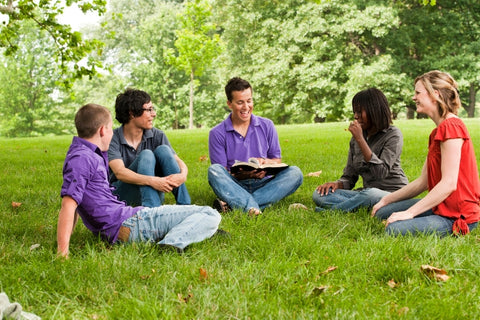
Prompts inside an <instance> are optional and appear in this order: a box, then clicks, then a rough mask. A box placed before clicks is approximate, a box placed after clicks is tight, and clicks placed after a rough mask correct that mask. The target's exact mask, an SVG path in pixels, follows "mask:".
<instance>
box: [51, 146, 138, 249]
mask: <svg viewBox="0 0 480 320" xmlns="http://www.w3.org/2000/svg"><path fill="white" fill-rule="evenodd" d="M107 168H108V159H107V153H106V152H102V151H100V149H99V148H98V147H97V146H96V145H94V144H92V143H90V142H88V141H87V140H84V139H82V138H79V137H73V141H72V144H71V145H70V148H69V149H68V152H67V156H66V157H65V162H64V164H63V185H62V190H61V193H60V194H61V196H62V197H64V196H70V197H72V198H73V199H74V200H75V201H76V202H77V204H78V207H77V212H78V214H79V215H80V217H81V218H82V221H83V224H85V226H86V227H87V228H88V229H89V230H90V231H92V232H93V233H94V234H100V235H101V237H102V239H104V240H106V241H108V242H110V243H113V242H115V241H116V240H117V236H118V231H119V229H120V226H121V225H122V223H123V221H125V220H126V219H128V218H130V217H131V216H133V215H134V214H135V213H136V212H137V211H139V210H141V209H142V207H135V208H133V207H130V206H127V205H125V203H124V202H123V201H119V200H118V199H117V197H116V196H115V195H113V194H112V188H111V187H110V184H109V183H108V169H107Z"/></svg>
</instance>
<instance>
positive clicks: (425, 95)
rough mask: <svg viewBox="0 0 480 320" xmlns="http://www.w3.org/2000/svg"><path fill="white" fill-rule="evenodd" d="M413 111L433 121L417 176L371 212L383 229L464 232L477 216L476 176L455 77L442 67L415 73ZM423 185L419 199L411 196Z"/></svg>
mask: <svg viewBox="0 0 480 320" xmlns="http://www.w3.org/2000/svg"><path fill="white" fill-rule="evenodd" d="M413 101H415V103H416V105H417V112H418V113H423V114H426V115H427V116H428V117H430V119H432V120H433V122H435V124H436V126H437V127H436V128H435V129H434V130H433V131H432V133H431V134H430V138H429V142H428V155H427V159H426V161H425V163H424V165H423V169H422V173H421V175H420V177H418V178H417V179H416V180H414V181H412V182H411V183H409V184H408V185H406V186H405V187H403V188H401V189H399V190H397V191H395V192H393V193H390V194H388V195H386V196H385V197H383V198H382V199H381V200H380V202H378V203H377V204H376V205H375V206H374V207H373V209H372V216H376V217H377V218H379V219H386V231H387V232H388V233H389V234H393V235H399V234H401V235H405V234H407V233H411V234H417V233H438V234H440V235H442V236H443V235H447V234H452V233H453V234H466V233H468V232H469V231H470V230H472V229H473V228H475V227H476V226H477V222H478V220H480V180H479V176H478V167H477V162H476V159H475V152H474V150H473V143H472V140H471V139H470V135H469V134H468V130H467V128H466V127H465V124H464V123H463V122H462V120H460V118H458V117H457V115H456V114H457V111H458V109H459V108H460V105H461V104H460V98H459V96H458V89H457V83H456V82H455V80H454V79H453V78H452V77H451V76H450V75H449V74H448V73H445V72H440V71H430V72H427V73H425V74H424V75H421V76H419V77H417V78H416V79H415V95H414V96H413ZM425 190H428V193H427V195H426V196H425V197H424V198H423V199H413V198H414V197H416V196H418V195H419V194H421V193H422V192H423V191H425Z"/></svg>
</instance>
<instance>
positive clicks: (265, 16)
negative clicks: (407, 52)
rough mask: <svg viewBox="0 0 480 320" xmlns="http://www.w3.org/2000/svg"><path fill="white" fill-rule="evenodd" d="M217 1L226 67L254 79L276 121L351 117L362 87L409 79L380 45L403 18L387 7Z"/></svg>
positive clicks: (260, 106)
mask: <svg viewBox="0 0 480 320" xmlns="http://www.w3.org/2000/svg"><path fill="white" fill-rule="evenodd" d="M214 7H215V8H217V10H218V11H217V12H216V16H217V19H218V21H219V26H220V27H221V28H222V30H223V33H222V39H223V40H224V42H225V43H226V46H227V47H228V48H229V50H228V52H226V55H228V57H225V58H224V59H223V61H226V64H225V66H224V68H223V72H224V73H225V74H228V73H230V74H234V75H245V77H247V78H248V79H249V80H251V82H252V85H253V86H254V91H255V105H256V110H257V112H259V113H260V114H261V115H265V116H268V117H269V118H271V119H272V120H274V121H275V122H278V123H303V122H312V121H323V120H338V119H344V118H346V117H349V116H350V115H351V108H350V102H349V100H350V99H351V98H352V93H354V91H355V90H358V89H363V88H364V87H365V86H366V85H370V86H373V85H378V86H380V85H381V86H382V87H381V89H382V90H385V91H389V89H390V88H388V87H387V86H390V85H391V86H395V87H398V86H399V82H402V81H404V80H403V78H402V77H400V78H399V79H395V78H393V77H389V75H390V74H391V72H392V71H391V69H392V68H395V66H394V65H393V64H392V63H391V59H389V57H385V58H383V59H381V58H380V50H379V48H378V45H377V42H378V39H380V38H382V37H384V36H385V35H386V34H387V33H388V30H390V29H391V28H392V27H394V26H395V25H396V24H397V23H398V20H397V19H396V17H395V12H394V11H393V10H392V8H391V7H389V6H387V5H383V4H369V5H366V4H365V1H358V0H357V1H321V3H315V2H305V1H301V0H287V1H261V0H244V1H237V0H217V1H216V4H215V6H214ZM232 13H234V14H232ZM385 61H388V63H389V64H386V65H383V66H382V65H381V62H385ZM372 66H374V67H373V68H372ZM372 70H375V72H377V76H376V77H369V83H366V82H365V81H363V79H359V77H358V76H357V73H358V74H359V75H365V73H364V72H363V71H372ZM350 79H356V80H357V81H355V82H353V81H350ZM358 80H360V81H358ZM395 90H397V89H396V88H395ZM397 91H398V90H397ZM346 101H348V103H346Z"/></svg>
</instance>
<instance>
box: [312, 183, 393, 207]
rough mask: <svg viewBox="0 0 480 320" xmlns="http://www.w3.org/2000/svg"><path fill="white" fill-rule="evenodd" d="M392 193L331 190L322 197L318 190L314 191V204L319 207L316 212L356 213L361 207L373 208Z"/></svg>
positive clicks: (368, 190)
mask: <svg viewBox="0 0 480 320" xmlns="http://www.w3.org/2000/svg"><path fill="white" fill-rule="evenodd" d="M389 193H390V192H388V191H384V190H380V189H377V188H365V189H362V190H358V191H355V190H345V189H337V190H335V192H332V190H331V189H330V190H329V193H328V194H327V195H323V196H321V195H320V194H319V193H318V192H317V190H316V189H315V191H313V196H312V198H313V202H315V204H316V205H317V208H316V209H315V211H323V210H326V209H331V210H335V209H337V210H343V211H347V212H351V211H355V210H356V209H358V208H360V207H366V208H372V207H373V206H374V205H375V204H376V203H377V202H378V201H380V199H382V198H383V197H384V196H385V195H387V194H389Z"/></svg>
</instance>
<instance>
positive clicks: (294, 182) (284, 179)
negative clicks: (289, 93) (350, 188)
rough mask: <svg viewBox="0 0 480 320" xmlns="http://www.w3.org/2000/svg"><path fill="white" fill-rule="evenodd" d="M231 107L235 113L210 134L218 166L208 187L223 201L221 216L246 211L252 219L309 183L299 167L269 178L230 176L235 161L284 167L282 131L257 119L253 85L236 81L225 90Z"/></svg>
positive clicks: (250, 173)
mask: <svg viewBox="0 0 480 320" xmlns="http://www.w3.org/2000/svg"><path fill="white" fill-rule="evenodd" d="M225 93H226V95H227V105H228V107H229V108H230V110H231V111H232V112H231V113H230V114H229V115H228V117H227V118H226V119H225V120H224V121H222V122H221V123H220V124H218V125H217V126H215V127H214V128H213V129H212V130H210V134H209V140H208V148H209V153H210V161H211V163H212V165H211V166H210V168H209V169H208V182H209V183H210V186H211V187H212V189H213V191H214V192H215V194H216V195H217V197H218V199H216V200H215V202H214V207H215V208H216V209H217V210H219V211H220V212H226V211H228V210H229V209H230V208H233V209H241V210H243V211H244V212H248V213H249V214H250V215H258V214H261V213H262V212H261V210H263V209H264V208H266V207H267V206H269V205H271V204H273V203H275V202H277V201H280V200H281V199H283V198H284V197H286V196H288V195H290V194H292V193H293V192H295V190H297V189H298V187H300V185H301V184H302V182H303V174H302V171H301V170H300V169H299V168H298V167H295V166H289V167H288V168H286V169H284V170H282V171H280V172H279V173H278V174H276V175H275V176H266V174H265V171H264V170H254V171H240V172H238V173H235V174H232V173H230V168H231V166H232V165H233V164H234V163H235V160H238V161H244V162H248V160H249V158H256V159H257V161H258V162H259V164H265V163H281V162H282V159H281V150H280V143H279V141H278V135H277V131H276V130H275V126H274V125H273V122H272V121H271V120H269V119H266V118H262V117H258V116H254V115H253V114H252V111H253V99H252V87H251V85H250V83H248V81H246V80H243V79H241V78H232V79H230V80H229V81H228V83H227V85H226V86H225Z"/></svg>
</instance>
